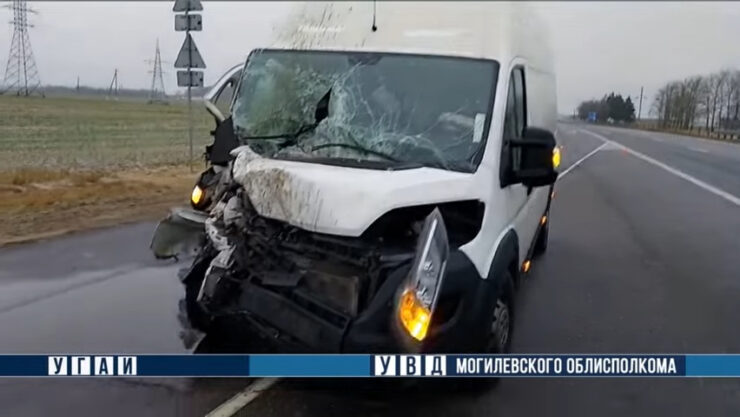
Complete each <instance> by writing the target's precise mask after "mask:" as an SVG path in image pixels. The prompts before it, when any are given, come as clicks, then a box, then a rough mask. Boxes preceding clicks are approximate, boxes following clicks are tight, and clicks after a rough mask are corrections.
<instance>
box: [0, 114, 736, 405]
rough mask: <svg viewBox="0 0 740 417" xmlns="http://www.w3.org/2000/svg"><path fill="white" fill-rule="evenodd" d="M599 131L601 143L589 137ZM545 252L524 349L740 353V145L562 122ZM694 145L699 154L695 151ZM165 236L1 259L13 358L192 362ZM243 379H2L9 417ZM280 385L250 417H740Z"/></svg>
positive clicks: (76, 241) (527, 310) (221, 389)
mask: <svg viewBox="0 0 740 417" xmlns="http://www.w3.org/2000/svg"><path fill="white" fill-rule="evenodd" d="M587 131H588V132H591V133H588V132H587ZM558 139H559V140H560V142H561V143H562V144H563V146H564V162H563V169H567V167H568V166H569V165H571V164H573V163H574V162H576V161H578V160H580V159H581V158H582V157H583V156H585V155H588V154H589V153H590V152H592V151H593V150H595V149H597V148H598V147H600V146H602V145H603V143H604V140H605V139H606V140H609V141H613V142H614V143H609V144H607V145H605V146H603V147H602V148H601V149H600V150H599V151H598V152H596V153H594V154H593V155H592V156H590V157H588V158H587V159H585V160H583V161H582V162H581V163H580V165H578V166H577V167H575V168H574V169H572V170H571V171H569V172H568V174H566V175H565V176H564V177H562V178H561V179H560V180H559V182H558V184H557V186H556V190H557V191H556V197H555V201H554V203H553V209H552V213H551V216H550V218H551V221H552V223H551V231H550V245H549V249H548V252H547V253H546V254H545V255H544V256H542V257H541V258H538V259H536V260H535V261H534V263H533V267H532V271H531V272H530V273H529V275H528V277H527V279H526V280H525V282H524V283H523V285H522V287H521V290H520V292H519V294H518V295H517V305H516V318H515V326H516V327H515V330H514V331H515V333H514V336H513V345H512V350H513V351H514V352H519V353H530V352H538V353H544V352H566V353H575V352H597V353H620V352H646V353H647V352H678V353H682V352H694V353H698V352H710V353H737V352H740V326H739V325H738V323H740V272H739V271H740V268H738V267H739V266H740V256H739V255H738V254H740V206H738V205H737V204H735V203H733V202H732V201H729V200H728V199H726V198H723V197H721V196H719V195H717V194H716V193H713V192H710V191H707V190H706V189H705V188H702V187H701V186H697V185H696V184H695V183H692V182H690V181H687V180H686V179H685V178H682V177H680V176H678V175H676V174H675V173H672V172H669V171H666V170H665V169H664V168H661V167H660V166H657V165H655V164H653V163H650V162H648V161H646V160H644V159H641V158H639V157H636V156H635V155H633V154H631V153H629V152H627V151H624V150H622V149H620V147H619V145H620V144H622V145H625V146H627V147H629V148H630V149H632V150H634V151H637V152H639V153H640V154H642V155H646V156H648V157H649V158H652V159H653V160H657V161H659V162H661V163H663V164H665V165H667V166H669V167H671V168H673V169H675V170H679V171H680V172H682V173H684V174H685V175H687V176H690V177H691V178H695V179H696V180H698V181H700V182H701V183H705V184H709V185H711V186H713V187H716V188H717V189H720V190H722V191H724V192H726V193H728V194H730V195H734V196H740V173H738V172H736V171H737V170H738V169H740V146H738V145H732V144H725V143H720V142H711V141H706V140H698V139H692V138H687V137H674V135H665V134H661V133H652V132H640V131H632V130H626V129H609V128H601V127H593V126H581V125H572V124H561V125H560V127H559V131H558ZM697 149H699V150H697ZM153 227H154V225H153V224H139V225H134V226H125V227H121V228H116V229H109V230H102V231H95V232H90V233H82V234H78V235H75V236H70V237H63V238H58V239H53V240H50V241H47V242H40V243H36V244H29V245H22V246H18V247H12V248H6V249H2V250H0V335H1V336H0V353H47V352H69V353H106V352H111V353H113V352H115V353H123V352H126V353H128V352H130V353H165V352H167V353H183V352H186V351H187V350H186V349H185V347H184V346H183V345H182V342H181V340H180V338H179V336H178V331H179V325H178V323H177V319H176V308H177V301H178V299H179V298H180V296H181V288H180V285H179V282H178V280H177V277H176V272H177V270H178V269H179V268H180V267H182V266H184V264H183V263H182V262H181V263H179V264H174V263H172V262H164V263H162V262H156V261H154V260H153V259H151V256H150V254H149V252H148V249H147V246H148V243H149V238H150V236H151V232H152V230H153ZM249 383H250V381H248V380H243V379H231V380H221V379H218V380H214V379H209V380H187V379H181V380H167V379H163V380H151V379H138V380H137V379H131V380H108V379H106V380H92V379H87V380H74V381H70V380H48V379H43V380H42V379H14V380H0V415H3V416H15V415H19V416H46V415H49V413H51V412H53V413H55V414H61V415H72V414H74V415H76V416H98V415H109V416H131V415H136V416H202V415H205V414H206V413H207V412H209V411H210V410H212V409H214V408H215V407H216V406H218V405H219V404H220V403H222V402H223V401H225V400H227V399H228V398H230V397H231V396H232V395H234V394H235V393H236V392H238V391H239V390H241V389H243V388H244V387H245V386H247V385H248V384H249ZM439 388H440V387H435V388H430V389H431V390H432V391H431V392H429V393H426V395H424V394H425V393H419V394H417V395H413V394H404V393H400V392H399V391H398V390H397V387H394V386H388V384H375V383H370V384H368V382H350V383H347V382H346V381H341V382H337V381H323V382H316V381H311V382H306V381H287V382H286V381H283V382H281V383H279V384H277V385H275V386H273V387H272V388H271V389H269V390H268V391H266V392H265V393H263V394H262V395H260V396H259V397H257V398H256V399H255V400H254V401H252V402H251V403H249V405H247V406H246V408H244V409H243V410H241V411H240V412H239V413H237V415H244V416H265V417H268V416H274V417H284V416H319V415H320V416H335V415H336V416H342V417H344V416H346V415H353V416H356V417H359V416H375V415H378V416H380V415H420V414H422V413H423V414H425V415H433V416H437V415H439V416H442V415H463V416H468V415H470V416H482V415H493V414H500V415H507V416H519V415H533V414H535V413H536V414H538V415H559V416H570V415H600V416H601V415H606V416H609V415H615V416H616V415H619V416H623V415H647V414H649V415H660V416H662V415H666V416H683V415H686V416H695V415H705V416H737V415H740V380H736V379H735V380H733V379H722V380H719V379H717V380H709V379H674V380H652V379H636V378H635V379H632V378H625V379H524V378H515V379H504V380H501V381H500V382H499V383H498V384H497V386H495V387H489V388H488V389H485V390H484V391H483V392H481V393H478V394H477V395H463V394H458V393H457V392H456V391H455V390H454V389H453V387H451V386H443V387H441V388H442V389H441V390H439Z"/></svg>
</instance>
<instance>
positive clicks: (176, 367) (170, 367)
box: [137, 355, 249, 377]
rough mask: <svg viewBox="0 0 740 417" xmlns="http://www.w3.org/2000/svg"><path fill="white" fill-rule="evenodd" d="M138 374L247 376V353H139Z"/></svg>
mask: <svg viewBox="0 0 740 417" xmlns="http://www.w3.org/2000/svg"><path fill="white" fill-rule="evenodd" d="M137 358H138V365H137V368H138V372H137V374H138V375H139V376H210V377H214V376H215V377H218V376H249V356H248V355H196V356H188V355H139V356H137Z"/></svg>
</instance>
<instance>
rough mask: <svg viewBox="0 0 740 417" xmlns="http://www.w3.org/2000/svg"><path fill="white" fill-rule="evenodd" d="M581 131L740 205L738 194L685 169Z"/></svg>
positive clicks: (589, 132) (601, 136) (600, 136)
mask: <svg viewBox="0 0 740 417" xmlns="http://www.w3.org/2000/svg"><path fill="white" fill-rule="evenodd" d="M581 131H582V132H585V133H588V134H589V135H591V136H593V137H595V138H597V139H601V140H603V141H604V143H605V144H606V143H610V144H612V145H614V146H616V147H618V148H620V149H623V150H624V151H626V152H629V153H630V154H632V155H633V156H636V157H638V158H640V159H642V160H643V161H645V162H649V163H651V164H653V165H655V166H657V167H658V168H662V169H664V170H666V171H668V172H670V173H671V174H673V175H675V176H677V177H679V178H683V179H684V180H686V181H688V182H690V183H692V184H694V185H696V186H698V187H701V188H703V189H704V190H706V191H709V192H710V193H712V194H714V195H716V196H718V197H722V198H724V199H725V200H727V201H729V202H730V203H732V204H735V205H736V206H740V197H737V196H736V195H733V194H730V193H728V192H727V191H725V190H721V189H719V188H717V187H715V186H713V185H711V184H707V183H706V182H704V181H702V180H700V179H698V178H696V177H692V176H691V175H689V174H687V173H685V172H683V171H680V170H678V169H676V168H673V167H671V166H668V165H666V164H664V163H662V162H660V161H658V160H656V159H653V158H651V157H649V156H647V155H645V154H642V153H640V152H637V151H636V150H634V149H631V148H628V147H626V146H624V145H622V144H620V143H617V142H614V141H612V140H610V139H608V138H606V137H604V136H603V135H600V134H598V133H594V132H591V131H588V130H585V129H581Z"/></svg>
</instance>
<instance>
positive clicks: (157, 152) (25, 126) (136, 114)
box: [0, 96, 213, 171]
mask: <svg viewBox="0 0 740 417" xmlns="http://www.w3.org/2000/svg"><path fill="white" fill-rule="evenodd" d="M193 114H194V115H195V116H196V117H195V123H194V126H195V134H194V142H195V149H194V153H195V154H196V156H197V155H200V154H202V152H203V145H204V144H205V143H207V142H209V141H210V137H209V135H208V131H209V130H210V129H213V119H212V118H211V117H210V116H209V115H208V114H207V113H206V111H205V109H204V107H203V106H202V104H201V103H200V102H196V103H194V104H193ZM188 155H189V151H188V132H187V106H185V105H183V104H181V103H177V104H170V105H161V104H147V103H146V102H143V101H123V100H120V101H115V100H101V99H99V98H77V97H48V98H40V97H15V96H0V171H11V170H19V169H20V170H24V169H31V168H42V169H44V170H70V169H71V170H116V169H120V168H130V167H150V166H161V165H164V164H168V165H172V164H183V163H186V162H187V161H188Z"/></svg>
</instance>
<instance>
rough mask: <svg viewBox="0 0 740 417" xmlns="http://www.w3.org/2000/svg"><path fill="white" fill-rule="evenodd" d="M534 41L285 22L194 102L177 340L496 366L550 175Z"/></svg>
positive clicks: (526, 26)
mask: <svg viewBox="0 0 740 417" xmlns="http://www.w3.org/2000/svg"><path fill="white" fill-rule="evenodd" d="M547 40H548V39H547V37H546V35H545V34H544V33H543V32H542V25H541V22H539V21H538V20H537V19H536V16H535V15H534V14H532V12H531V10H530V9H529V7H528V6H527V5H526V4H505V3H484V2H475V3H459V2H454V3H453V2H449V3H441V2H435V3H420V2H412V3H397V2H383V3H378V4H375V5H374V4H373V3H370V2H366V3H343V2H342V3H337V4H335V5H327V4H317V3H310V4H308V5H306V6H302V8H301V9H300V10H298V11H297V12H296V13H295V15H294V16H293V19H292V20H290V21H289V23H288V24H287V26H286V27H285V28H284V30H283V31H282V32H281V36H280V39H279V41H277V42H276V43H273V44H271V45H266V47H265V48H261V49H257V50H254V51H252V52H251V53H250V54H249V57H248V58H247V60H246V63H245V64H244V66H243V68H234V69H232V70H230V71H229V72H228V73H227V74H226V75H225V76H224V77H223V78H222V81H220V82H219V83H218V84H217V85H216V86H215V87H214V90H213V91H212V92H211V93H209V94H208V95H207V97H206V98H207V100H208V101H207V106H208V108H209V109H210V110H211V111H212V113H213V114H214V116H215V118H216V121H217V128H216V130H215V140H214V144H213V145H211V146H210V147H209V148H208V152H207V154H208V155H210V159H211V163H212V164H213V165H214V168H215V170H214V169H213V168H212V169H211V172H210V173H209V174H208V175H204V177H202V178H201V181H199V183H198V185H197V186H196V189H195V190H194V194H193V207H194V208H195V209H197V210H199V211H200V212H201V213H202V214H201V215H200V217H198V216H191V217H190V218H191V219H192V218H196V217H197V218H199V219H201V220H199V221H200V224H201V226H200V232H201V235H202V240H201V246H200V249H199V251H198V255H197V256H196V258H195V260H194V262H193V265H192V267H191V268H190V270H189V272H188V273H187V274H184V275H183V283H184V284H185V287H186V302H185V303H184V305H185V307H186V309H185V310H186V311H185V313H186V314H187V316H188V319H189V320H190V322H191V323H192V325H193V326H194V327H196V328H198V329H199V330H200V331H204V332H209V331H213V329H214V328H215V327H214V323H215V322H217V321H219V320H220V319H221V318H224V317H232V316H239V317H242V318H245V319H246V320H240V321H238V323H242V324H243V325H245V326H249V327H251V328H253V330H255V331H257V332H258V333H259V334H262V335H265V336H269V337H268V338H269V339H270V340H272V341H274V342H276V344H277V345H278V346H286V347H287V346H290V347H291V348H298V349H302V350H307V351H314V352H393V351H401V352H462V351H476V352H481V351H487V352H506V351H508V348H509V343H510V340H511V339H510V333H511V329H512V319H513V307H514V305H513V301H514V292H515V289H516V288H517V285H518V281H519V280H520V279H521V277H522V275H523V274H524V273H526V271H527V270H528V269H529V265H530V260H531V258H532V257H533V256H534V255H535V254H536V253H538V252H539V253H541V252H543V251H544V250H545V249H546V247H547V236H548V233H547V231H548V227H549V220H548V218H549V217H548V213H549V208H550V201H551V195H552V189H553V186H554V182H555V180H556V177H557V172H556V168H557V165H558V163H559V154H558V153H557V148H556V143H555V138H554V133H553V132H554V131H555V123H556V100H555V76H554V73H553V64H552V57H551V53H550V50H549V48H548V46H547ZM227 86H231V87H234V86H235V88H234V90H233V98H231V99H230V102H231V105H230V106H226V110H219V107H218V106H216V105H215V104H214V103H211V101H212V100H214V99H216V98H219V97H223V96H224V95H223V94H222V93H223V91H222V90H223V89H224V88H226V87H227ZM231 87H229V88H231ZM231 96H232V95H231V94H230V95H229V97H231ZM208 103H210V104H208ZM220 108H221V109H223V106H221V107H220ZM214 149H220V150H219V151H218V152H217V153H218V154H219V155H215V153H214V152H215V151H214ZM229 151H231V152H230V156H228V155H229ZM203 178H206V179H203ZM155 240H156V238H155ZM220 328H223V326H220Z"/></svg>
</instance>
